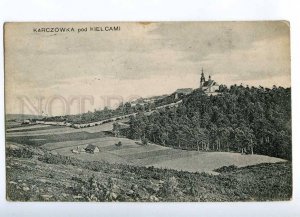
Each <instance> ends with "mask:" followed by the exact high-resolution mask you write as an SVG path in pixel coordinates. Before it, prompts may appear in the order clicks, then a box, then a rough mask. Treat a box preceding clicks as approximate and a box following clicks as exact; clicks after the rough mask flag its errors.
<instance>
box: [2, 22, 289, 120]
mask: <svg viewBox="0 0 300 217" xmlns="http://www.w3.org/2000/svg"><path fill="white" fill-rule="evenodd" d="M101 26H111V27H118V28H115V29H116V31H115V30H113V31H95V28H96V27H99V28H100V27H101ZM56 27H57V28H58V29H61V28H74V32H55V33H51V32H46V31H38V30H42V29H43V28H44V29H46V28H49V29H50V30H51V28H54V29H55V28H56ZM84 28H86V29H87V31H86V32H80V33H78V32H77V30H78V29H84ZM100 29H101V28H100ZM113 29H114V28H113ZM290 67H291V66H290V32H289V24H288V23H286V22H284V21H260V22H259V21H254V22H154V23H134V22H130V23H7V24H6V25H5V100H6V101H5V109H6V112H7V113H20V112H21V109H20V105H19V104H20V102H19V101H20V100H19V98H20V97H23V96H26V97H27V98H28V100H29V101H30V102H32V103H34V102H35V101H36V98H37V97H43V98H45V100H46V101H47V100H50V101H51V100H52V98H51V97H53V96H58V97H61V98H60V99H59V100H68V99H69V98H70V97H81V96H87V97H89V99H91V98H93V99H94V100H93V103H92V101H91V103H90V104H88V103H86V105H87V107H86V108H84V109H85V111H88V110H89V111H93V110H94V109H100V108H102V107H104V106H107V104H109V103H107V98H108V97H110V98H113V97H115V98H116V99H115V101H117V102H111V107H114V106H115V104H116V103H118V102H120V100H122V101H128V100H130V99H131V98H135V97H150V96H156V95H163V94H171V93H172V92H174V91H176V89H178V88H193V89H195V88H197V87H199V82H200V75H201V69H202V68H203V69H204V73H205V75H206V77H207V78H208V76H209V75H211V76H212V79H213V80H215V81H216V82H217V83H218V84H224V85H227V86H229V85H231V84H232V83H235V84H237V85H240V84H241V83H243V84H244V85H249V86H257V87H258V86H264V87H272V86H273V85H276V86H282V87H289V86H291V74H290V71H291V69H290ZM51 103H52V101H51ZM55 104H56V106H55ZM74 104H75V102H74ZM74 106H75V105H74ZM52 108H53V109H52V111H51V112H52V114H53V115H60V114H61V113H62V109H63V108H61V105H60V102H59V101H58V100H56V101H54V102H53V106H52ZM24 113H25V114H26V113H30V111H24ZM70 113H71V114H76V113H78V111H76V109H73V110H72V111H70Z"/></svg>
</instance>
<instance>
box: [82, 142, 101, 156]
mask: <svg viewBox="0 0 300 217" xmlns="http://www.w3.org/2000/svg"><path fill="white" fill-rule="evenodd" d="M85 152H86V153H90V154H94V153H97V152H99V148H98V147H97V146H95V145H92V144H88V145H87V147H86V148H85Z"/></svg>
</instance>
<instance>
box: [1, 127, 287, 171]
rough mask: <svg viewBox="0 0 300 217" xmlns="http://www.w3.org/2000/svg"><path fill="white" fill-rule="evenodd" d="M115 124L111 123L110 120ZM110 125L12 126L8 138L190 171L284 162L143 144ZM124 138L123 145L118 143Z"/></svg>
mask: <svg viewBox="0 0 300 217" xmlns="http://www.w3.org/2000/svg"><path fill="white" fill-rule="evenodd" d="M109 124H111V123H109ZM106 129H107V126H102V125H100V126H95V127H90V128H83V129H73V128H69V127H58V126H45V125H36V126H27V127H22V128H21V129H20V128H16V129H15V130H9V132H7V134H6V136H7V141H8V142H13V143H19V144H26V145H31V146H34V147H41V148H44V149H46V150H48V151H52V153H54V154H60V155H64V156H68V157H74V158H77V159H80V160H83V161H106V162H109V163H122V164H128V165H134V166H154V167H156V168H166V169H175V170H184V171H189V172H210V173H214V174H215V172H213V170H214V169H217V168H219V167H222V166H228V165H235V166H238V167H244V166H249V165H255V164H259V163H276V162H282V161H283V160H282V159H279V158H273V157H268V156H262V155H241V154H239V153H227V152H197V151H186V150H181V149H173V148H170V147H163V146H160V145H156V144H148V145H146V146H143V145H139V144H138V143H137V142H136V141H134V140H130V139H127V138H116V137H112V135H111V133H109V132H107V131H106ZM118 142H121V143H122V146H120V147H117V146H116V145H115V144H116V143H118ZM88 144H93V145H95V146H97V147H98V148H99V150H100V152H99V153H95V154H89V153H80V154H74V153H73V152H72V150H73V149H76V148H77V147H79V148H85V147H86V146H87V145H88Z"/></svg>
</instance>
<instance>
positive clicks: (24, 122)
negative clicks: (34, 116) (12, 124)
mask: <svg viewBox="0 0 300 217" xmlns="http://www.w3.org/2000/svg"><path fill="white" fill-rule="evenodd" d="M22 124H31V122H30V120H23V122H22Z"/></svg>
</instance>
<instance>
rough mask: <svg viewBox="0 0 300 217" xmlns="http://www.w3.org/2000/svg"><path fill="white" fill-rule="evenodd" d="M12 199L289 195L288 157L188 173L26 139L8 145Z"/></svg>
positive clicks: (228, 198) (246, 198)
mask: <svg viewBox="0 0 300 217" xmlns="http://www.w3.org/2000/svg"><path fill="white" fill-rule="evenodd" d="M6 159H7V161H6V171H7V173H6V174H7V176H6V179H7V189H6V190H7V191H6V192H7V199H8V200H11V201H95V202H97V201H149V202H158V201H272V200H290V198H291V197H292V167H291V163H290V162H279V163H263V164H257V165H252V166H246V167H242V168H238V167H234V166H230V167H222V168H220V169H218V170H216V172H218V173H219V175H210V174H208V173H198V172H196V173H191V172H186V171H178V170H171V169H158V168H154V167H137V166H132V165H126V164H109V163H106V162H99V161H89V162H88V161H85V160H79V159H77V158H74V157H67V156H62V155H57V154H56V155H54V154H52V153H51V152H49V151H47V150H45V149H40V148H35V147H32V146H28V145H20V144H13V145H11V144H10V145H9V144H8V145H7V148H6Z"/></svg>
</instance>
